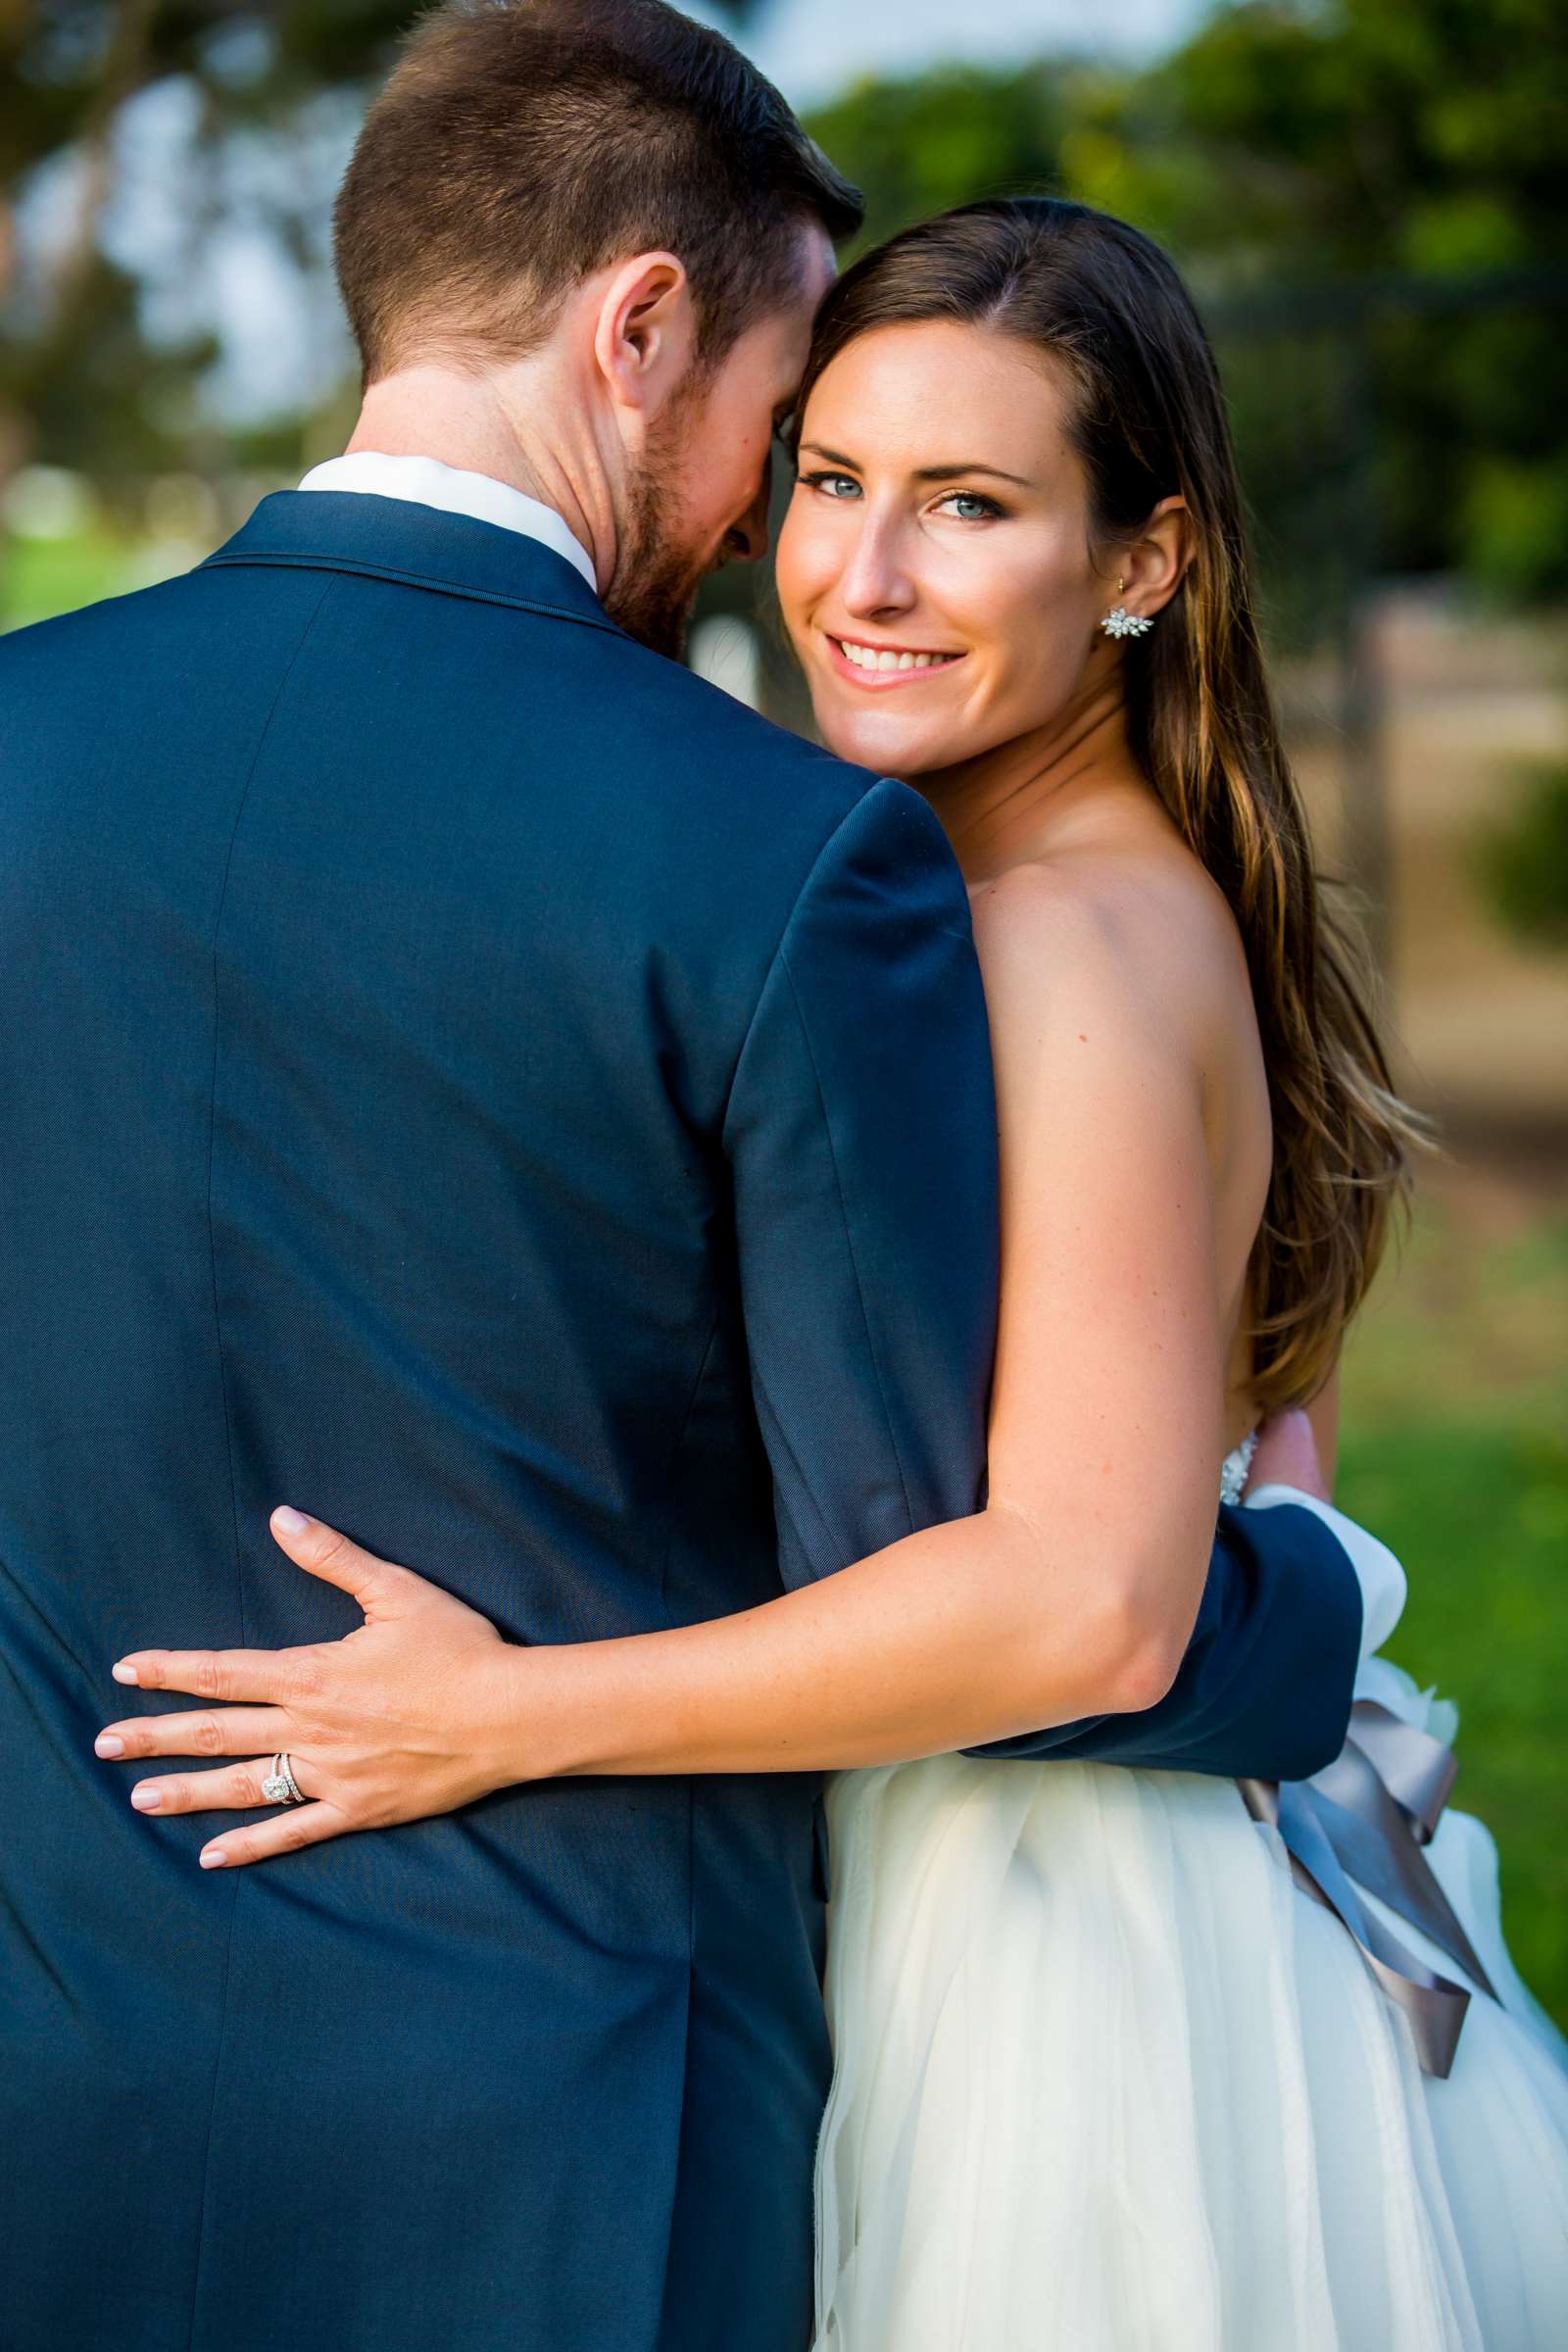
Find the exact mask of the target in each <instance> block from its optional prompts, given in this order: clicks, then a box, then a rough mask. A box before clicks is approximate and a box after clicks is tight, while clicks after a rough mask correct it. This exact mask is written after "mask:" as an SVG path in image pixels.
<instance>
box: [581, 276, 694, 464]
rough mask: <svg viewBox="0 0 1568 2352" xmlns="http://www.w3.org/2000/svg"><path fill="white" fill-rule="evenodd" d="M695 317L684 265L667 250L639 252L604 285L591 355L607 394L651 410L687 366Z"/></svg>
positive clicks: (654, 410) (624, 404)
mask: <svg viewBox="0 0 1568 2352" xmlns="http://www.w3.org/2000/svg"><path fill="white" fill-rule="evenodd" d="M696 353H697V320H696V316H695V313H694V311H693V309H692V295H691V281H690V279H689V278H688V277H687V275H686V268H685V264H684V263H683V262H681V261H680V260H678V259H677V257H676V256H675V255H674V254H672V253H640V254H638V255H636V256H635V258H634V259H633V260H631V261H629V262H623V263H621V264H620V265H619V267H618V268H617V269H616V270H614V272H613V275H612V277H611V278H610V280H609V283H608V284H607V285H606V287H605V290H604V294H603V297H602V299H601V301H600V305H599V316H598V319H597V321H596V324H595V329H594V357H595V359H596V360H597V361H598V363H599V369H600V373H601V374H602V375H603V377H604V379H605V383H606V385H607V387H608V389H609V391H610V394H611V397H612V399H613V400H614V401H616V402H617V403H618V404H619V405H620V406H621V407H623V408H627V409H637V410H642V411H643V412H645V417H644V421H645V423H646V421H647V418H648V417H649V416H652V415H654V414H656V413H657V412H658V411H659V410H660V409H662V407H663V406H664V405H665V403H666V402H667V401H668V400H669V398H670V397H671V395H672V394H673V393H674V392H675V390H676V389H677V387H678V386H679V385H680V384H681V383H682V382H684V380H685V379H686V377H687V376H688V375H689V373H690V371H691V367H692V362H693V360H694V359H695V358H696Z"/></svg>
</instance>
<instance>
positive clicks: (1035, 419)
mask: <svg viewBox="0 0 1568 2352" xmlns="http://www.w3.org/2000/svg"><path fill="white" fill-rule="evenodd" d="M1066 397H1067V389H1066V384H1065V381H1064V379H1063V377H1062V376H1061V375H1060V373H1059V372H1058V370H1057V369H1056V368H1054V366H1053V365H1052V363H1051V362H1050V361H1049V360H1047V359H1045V358H1044V357H1042V356H1040V355H1038V354H1036V353H1034V352H1032V351H1030V350H1029V348H1028V347H1027V346H1026V345H1024V344H1022V343H1020V342H1018V341H1017V340H1016V339H1013V338H1010V337H1007V336H1005V335H998V334H993V333H992V332H990V330H989V329H987V328H984V327H976V326H964V325H959V324H957V323H955V322H950V321H947V320H941V321H931V322H923V323H921V324H919V325H913V326H885V327H878V328H875V329H873V330H872V331H871V332H870V333H868V334H864V335H861V336H860V337H859V338H858V340H857V341H856V342H854V343H851V344H849V345H848V346H847V347H846V349H845V350H844V351H842V352H841V353H840V354H839V356H838V358H837V359H835V360H834V361H833V362H832V364H831V365H830V366H829V367H827V368H824V369H823V371H822V374H821V375H820V376H819V377H818V379H817V382H816V384H815V386H814V387H813V389H812V392H811V396H810V400H809V403H808V406H807V410H806V415H805V417H804V418H803V420H802V428H801V448H800V479H799V481H798V483H797V485H796V488H795V493H794V496H793V498H792V500H791V502H790V508H789V513H788V515H787V516H786V518H785V522H784V528H783V531H782V532H781V534H780V537H779V545H778V586H779V597H780V601H781V603H782V605H783V610H784V617H785V621H786V623H787V625H788V627H789V632H790V636H791V639H792V640H793V642H794V646H795V651H796V653H797V655H798V657H799V659H800V661H801V662H802V664H803V666H804V668H805V671H806V675H807V679H808V682H809V687H810V692H811V701H812V704H813V706H814V708H815V711H816V719H817V724H818V726H819V727H820V729H821V731H822V736H823V739H824V741H825V742H826V743H827V744H828V746H829V747H830V749H831V750H833V751H835V752H837V753H838V754H839V755H840V757H841V758H843V759H846V760H856V761H858V763H859V764H860V765H862V766H865V767H872V768H875V769H877V770H878V771H879V772H880V773H882V774H884V775H895V776H917V775H929V774H932V773H934V772H936V771H938V770H940V769H943V768H949V767H954V766H956V765H958V764H959V763H961V762H963V761H965V760H974V759H976V758H978V757H979V756H980V755H981V754H982V753H985V752H988V751H991V750H993V749H994V748H995V747H996V746H997V745H998V744H1002V743H1006V742H1010V741H1012V740H1014V739H1015V738H1017V737H1020V736H1023V735H1027V734H1029V733H1030V732H1032V731H1033V730H1034V729H1036V728H1040V727H1044V726H1049V725H1050V723H1051V722H1052V720H1053V719H1054V718H1055V717H1056V716H1057V715H1058V714H1060V713H1061V712H1062V711H1065V710H1066V709H1067V707H1068V706H1069V704H1070V703H1071V702H1072V701H1073V699H1074V697H1075V696H1076V695H1077V694H1079V693H1080V692H1081V691H1082V689H1083V687H1084V685H1085V683H1086V679H1087V677H1088V673H1089V672H1090V669H1091V665H1095V666H1096V668H1097V669H1098V668H1099V667H1103V666H1104V665H1105V662H1106V658H1107V657H1109V658H1111V659H1113V654H1112V649H1111V647H1110V646H1109V644H1108V643H1107V642H1106V641H1104V640H1103V639H1100V638H1098V637H1097V623H1098V622H1099V619H1100V616H1101V614H1102V613H1103V612H1104V610H1105V608H1106V605H1107V604H1112V603H1114V602H1115V595H1114V590H1115V581H1114V579H1111V580H1109V581H1108V582H1107V580H1106V579H1105V578H1104V577H1103V575H1102V574H1101V573H1100V572H1098V571H1097V570H1096V569H1095V566H1094V562H1093V558H1092V555H1091V551H1090V543H1089V523H1088V502H1087V493H1086V485H1085V481H1084V475H1083V469H1082V466H1080V464H1079V461H1078V459H1077V457H1076V456H1075V455H1074V453H1073V451H1072V450H1071V448H1070V447H1069V446H1068V443H1067V440H1066V438H1065V436H1064V434H1063V432H1062V428H1061V419H1062V417H1063V414H1064V406H1065V400H1066Z"/></svg>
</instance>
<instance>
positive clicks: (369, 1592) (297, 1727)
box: [96, 1509, 524, 1869]
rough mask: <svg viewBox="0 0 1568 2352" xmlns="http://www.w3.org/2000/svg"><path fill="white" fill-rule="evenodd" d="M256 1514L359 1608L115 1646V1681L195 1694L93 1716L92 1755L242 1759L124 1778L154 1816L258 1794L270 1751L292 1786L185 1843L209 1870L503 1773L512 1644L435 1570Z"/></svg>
mask: <svg viewBox="0 0 1568 2352" xmlns="http://www.w3.org/2000/svg"><path fill="white" fill-rule="evenodd" d="M271 1529H272V1535H273V1538H274V1541H275V1542H276V1543H277V1544H279V1545H280V1546H281V1548H282V1549H283V1550H284V1551H285V1552H286V1553H287V1554H288V1556H289V1558H290V1559H291V1560H293V1561H295V1562H296V1563H297V1564H298V1566H300V1567H301V1568H304V1569H307V1570H308V1571H309V1572H310V1573H311V1574H312V1575H313V1576H319V1577H322V1578H324V1579H325V1580H326V1582H327V1583H329V1584H333V1585H337V1586H339V1587H341V1589H342V1590H343V1591H344V1592H345V1593H352V1594H353V1596H354V1598H355V1599H356V1600H357V1601H358V1602H359V1604H360V1606H361V1608H362V1609H363V1610H364V1611H365V1623H364V1625H362V1626H360V1627H358V1628H357V1629H356V1630H355V1632H353V1633H352V1634H349V1635H348V1636H346V1637H345V1639H343V1640H342V1641H339V1642H313V1643H310V1644H308V1645H307V1646H305V1647H303V1648H299V1649H279V1650H265V1649H232V1650H224V1649H216V1650H215V1649H198V1650H175V1649H139V1650H132V1651H128V1652H127V1653H126V1655H125V1656H124V1657H123V1658H121V1659H119V1660H117V1661H116V1664H115V1667H114V1675H115V1680H116V1681H117V1682H122V1683H133V1684H135V1685H136V1686H137V1687H138V1688H139V1689H142V1690H147V1691H190V1692H192V1693H193V1694H194V1695H196V1696H197V1697H200V1698H202V1699H203V1700H206V1701H208V1702H209V1703H208V1704H207V1705H205V1706H204V1707H203V1708H202V1709H201V1710H200V1711H199V1712H193V1713H190V1714H168V1715H143V1716H131V1717H128V1718H125V1719H123V1720H122V1721H118V1722H115V1723H112V1724H107V1725H106V1726H105V1728H104V1730H103V1731H102V1732H101V1733H100V1734H99V1736H98V1740H97V1741H96V1752H97V1753H98V1754H99V1755H100V1756H105V1757H109V1758H111V1759H113V1760H116V1761H119V1760H121V1759H122V1758H123V1760H124V1761H125V1762H127V1763H134V1762H137V1761H139V1760H140V1759H142V1758H144V1757H149V1756H204V1757H209V1756H221V1757H236V1758H243V1759H245V1760H244V1761H242V1762H233V1763H223V1764H220V1765H217V1766H214V1767H212V1768H210V1769H208V1770H206V1771H202V1772H186V1773H179V1774H172V1775H164V1774H160V1775H159V1776H158V1777H157V1778H156V1779H148V1780H142V1781H139V1782H137V1784H136V1785H135V1787H134V1789H132V1791H131V1802H132V1803H133V1804H134V1805H136V1807H137V1809H138V1810H139V1811H144V1812H148V1813H150V1814H151V1815H152V1816H153V1817H154V1819H156V1818H157V1817H158V1816H159V1815H162V1814H169V1813H194V1812H204V1811H207V1812H211V1811H224V1812H233V1811H239V1810H243V1809H245V1808H248V1807H250V1806H260V1805H265V1804H268V1803H269V1802H270V1800H269V1799H268V1798H267V1797H266V1796H264V1794H263V1792H262V1783H263V1781H264V1780H265V1779H266V1778H267V1775H268V1773H269V1772H270V1756H271V1755H272V1754H273V1753H275V1752H277V1751H279V1750H285V1751H286V1752H287V1754H288V1756H289V1759H290V1766H291V1769H292V1771H293V1773H294V1777H295V1781H296V1783H297V1785H298V1787H299V1789H300V1790H301V1792H302V1794H303V1795H304V1797H305V1798H306V1799H307V1800H308V1801H307V1802H305V1803H304V1804H292V1803H291V1804H288V1805H285V1806H283V1807H281V1808H277V1809H274V1810H272V1811H271V1812H270V1815H269V1817H268V1819H267V1820H266V1821H262V1822H257V1823H255V1824H249V1825H246V1826H245V1827H243V1828H235V1829H227V1830H224V1831H223V1833H222V1834H221V1837H219V1838H215V1839H214V1840H213V1843H212V1844H211V1845H210V1846H208V1847H206V1848H204V1849H203V1852H202V1854H201V1857H200V1859H201V1862H202V1865H203V1867H204V1868H205V1869H215V1868H218V1867H220V1866H221V1865H222V1864H232V1863H240V1862H259V1861H263V1860H265V1859H266V1858H267V1857H269V1856H270V1855H273V1854H282V1853H289V1852H293V1851H296V1850H297V1849H298V1848H300V1847H301V1846H305V1845H314V1844H318V1843H319V1842H320V1841H321V1840H322V1839H324V1838H337V1837H341V1836H342V1835H343V1833H344V1832H345V1831H348V1830H364V1829H385V1828H388V1827H390V1826H391V1825H392V1824H394V1823H397V1822H403V1821H418V1820H421V1819H423V1818H424V1817H425V1816H427V1815H429V1814H432V1813H447V1812H450V1811H452V1810H453V1808H454V1807H455V1806H458V1805H462V1804H466V1803H468V1802H470V1801H471V1800H472V1799H473V1798H475V1797H478V1796H484V1795H487V1794H488V1793H489V1792H490V1791H491V1790H492V1789H497V1788H500V1787H502V1786H504V1785H505V1784H506V1783H507V1782H509V1781H511V1780H513V1779H515V1775H516V1764H515V1760H513V1761H512V1762H511V1763H510V1764H508V1763H504V1762H503V1761H502V1753H503V1746H504V1741H503V1739H502V1731H503V1727H504V1725H505V1722H506V1720H507V1717H508V1715H509V1714H511V1715H512V1716H513V1717H514V1718H515V1707H516V1694H515V1690H514V1689H513V1687H512V1684H511V1682H510V1680H509V1673H510V1672H511V1671H513V1670H515V1665H516V1661H517V1660H518V1658H519V1656H520V1655H522V1654H524V1653H521V1652H519V1650H518V1648H517V1647H516V1645H515V1644H514V1643H511V1642H507V1641H505V1640H504V1639H503V1637H502V1636H501V1635H500V1634H499V1633H498V1632H497V1630H496V1628H495V1627H494V1626H493V1625H492V1624H491V1623H490V1621H489V1619H488V1618H485V1617H481V1616H480V1615H479V1614H478V1612H477V1611H476V1610H474V1609H470V1608H469V1607H468V1606H467V1604H466V1602H464V1601H461V1600H459V1599H457V1598H456V1597H455V1596H454V1595H453V1594H452V1593H447V1592H445V1591H443V1590H442V1588H441V1587H440V1586H439V1585H434V1584H431V1583H430V1582H429V1581H428V1580H427V1579H426V1578H424V1577H422V1576H418V1575H417V1574H416V1573H415V1571H414V1570H413V1569H410V1568H401V1567H399V1566H397V1564H396V1563H395V1562H393V1561H391V1560H382V1559H378V1558H376V1556H375V1554H374V1553H373V1552H368V1551H365V1550H362V1548H361V1547H360V1546H359V1545H358V1544H352V1543H350V1541H349V1539H348V1538H347V1537H346V1536H342V1535H339V1534H338V1533H337V1532H336V1530H335V1529H333V1528H330V1527H327V1526H326V1525H325V1524H324V1523H323V1522H322V1521H320V1520H319V1519H307V1518H305V1517H304V1516H303V1515H302V1514H300V1513H299V1512H291V1511H288V1510H286V1509H285V1510H278V1511H274V1512H273V1514H272V1519H271ZM212 1702H219V1703H212ZM514 1728H515V1723H514Z"/></svg>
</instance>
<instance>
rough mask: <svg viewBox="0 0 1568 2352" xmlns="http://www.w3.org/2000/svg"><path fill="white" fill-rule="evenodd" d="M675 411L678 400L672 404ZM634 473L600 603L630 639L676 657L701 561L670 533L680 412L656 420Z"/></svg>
mask: <svg viewBox="0 0 1568 2352" xmlns="http://www.w3.org/2000/svg"><path fill="white" fill-rule="evenodd" d="M676 407H677V410H680V409H681V408H682V407H683V404H681V403H677V404H676ZM661 424H662V430H661V431H660V432H658V433H657V434H656V436H654V437H653V438H651V440H650V442H649V446H648V452H647V460H646V463H645V465H644V467H643V470H642V472H641V473H640V474H639V475H638V476H637V478H636V479H635V481H634V482H633V483H632V485H631V491H630V496H629V498H628V500H627V514H626V519H625V522H624V525H623V527H622V530H621V534H620V551H619V559H618V561H617V563H616V564H615V572H614V577H613V579H612V580H611V582H610V585H609V587H608V588H607V589H606V590H605V595H604V607H605V611H606V612H607V613H609V615H610V617H611V619H612V620H614V621H618V622H619V623H620V626H621V627H622V628H623V629H624V630H625V631H626V633H627V635H628V636H630V637H635V638H636V639H637V640H638V642H639V643H640V644H642V645H646V646H649V647H651V648H652V650H653V651H654V652H655V653H656V654H663V655H665V656H667V658H668V659H669V660H670V661H671V662H678V661H680V659H681V658H682V656H683V655H684V653H685V651H686V632H687V630H688V629H689V628H690V626H691V618H692V608H693V606H694V605H695V604H696V602H697V591H698V589H699V588H700V587H701V586H702V584H703V580H704V578H705V577H706V575H707V572H708V568H709V566H708V564H706V563H705V562H704V560H703V558H702V557H701V556H700V555H698V554H697V553H695V552H694V550H693V549H691V548H690V547H687V546H684V545H683V544H682V543H681V541H680V540H679V538H678V537H677V536H676V532H675V527H674V526H675V524H676V522H677V520H678V514H679V503H680V502H679V492H678V482H679V470H678V468H679V455H680V444H681V442H682V441H683V440H684V439H685V438H686V434H685V430H684V417H683V415H681V414H676V415H672V416H669V417H664V418H662V419H661Z"/></svg>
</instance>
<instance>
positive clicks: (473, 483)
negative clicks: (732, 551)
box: [300, 449, 599, 596]
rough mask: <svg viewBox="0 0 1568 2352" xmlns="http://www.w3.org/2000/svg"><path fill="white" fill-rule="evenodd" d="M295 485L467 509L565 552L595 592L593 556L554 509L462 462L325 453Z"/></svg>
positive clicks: (372, 452)
mask: <svg viewBox="0 0 1568 2352" xmlns="http://www.w3.org/2000/svg"><path fill="white" fill-rule="evenodd" d="M300 488H301V489H302V490H360V491H368V492H369V493H370V494H371V495H372V496H373V497H376V498H408V499H413V500H414V502H415V504H416V505H417V506H421V507H439V508H441V509H442V510H443V511H444V512H445V513H446V514H448V515H472V516H473V518H474V520H475V521H476V522H495V523H499V524H500V526H501V528H502V529H503V530H504V531H520V532H521V533H522V535H523V537H524V538H525V539H537V540H539V541H540V542H541V543H542V544H543V545H544V546H545V547H548V548H553V549H554V551H555V553H556V554H557V555H558V556H564V557H565V559H566V562H567V563H568V564H571V565H572V566H573V568H574V569H575V570H577V571H579V572H580V573H581V574H582V576H583V578H584V579H585V580H586V581H587V583H588V585H589V587H590V588H592V589H593V591H594V593H595V595H596V596H597V594H598V593H599V589H598V582H597V581H596V579H595V577H594V565H593V558H592V557H591V556H590V555H589V553H588V550H587V549H586V548H585V547H584V546H583V544H582V541H581V540H580V539H579V538H578V537H577V535H576V533H575V532H574V531H571V530H568V529H567V527H566V525H565V523H564V522H563V520H562V518H561V516H560V515H558V514H557V513H556V510H555V508H554V507H547V506H545V505H544V503H543V502H542V501H541V500H539V499H537V498H530V497H529V496H528V495H527V493H526V492H525V491H522V490H515V489H514V488H513V487H512V484H511V483H510V482H498V481H496V480H495V479H494V477H493V476H492V475H490V474H488V473H469V472H468V471H467V469H466V467H464V466H447V465H444V464H443V463H442V461H441V460H440V459H439V458H392V457H387V456H385V455H384V454H383V452H382V451H380V450H378V449H356V450H354V451H352V452H351V453H350V454H349V455H348V456H347V457H342V458H328V459H327V461H326V463H325V464H324V465H323V466H312V467H311V470H310V472H309V473H308V474H307V475H306V476H305V479H304V480H303V481H302V482H301V484H300Z"/></svg>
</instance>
